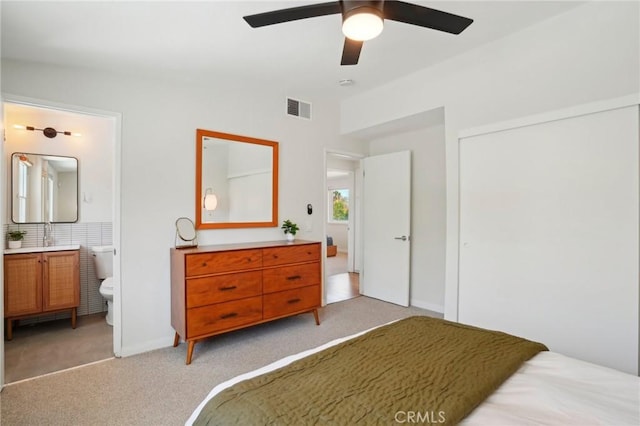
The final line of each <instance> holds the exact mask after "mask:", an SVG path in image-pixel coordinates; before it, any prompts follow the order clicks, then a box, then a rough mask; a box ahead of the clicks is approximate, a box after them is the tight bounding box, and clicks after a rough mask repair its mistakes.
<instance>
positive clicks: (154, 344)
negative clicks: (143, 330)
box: [120, 337, 173, 357]
mask: <svg viewBox="0 0 640 426" xmlns="http://www.w3.org/2000/svg"><path fill="white" fill-rule="evenodd" d="M168 346H173V337H168V338H167V337H163V338H161V339H156V340H149V341H147V342H142V344H139V345H132V346H128V345H124V344H123V345H122V348H121V351H120V356H123V357H126V356H132V355H138V354H141V353H144V352H149V351H154V350H156V349H162V348H166V347H168Z"/></svg>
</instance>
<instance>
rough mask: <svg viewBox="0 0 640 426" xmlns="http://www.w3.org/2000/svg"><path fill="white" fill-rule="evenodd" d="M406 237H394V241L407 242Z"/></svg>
mask: <svg viewBox="0 0 640 426" xmlns="http://www.w3.org/2000/svg"><path fill="white" fill-rule="evenodd" d="M407 239H408V238H407V236H406V235H403V236H402V237H394V240H402V241H407Z"/></svg>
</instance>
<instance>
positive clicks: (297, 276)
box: [287, 275, 302, 281]
mask: <svg viewBox="0 0 640 426" xmlns="http://www.w3.org/2000/svg"><path fill="white" fill-rule="evenodd" d="M300 278H302V277H301V276H300V275H291V276H290V277H287V279H288V280H289V281H293V280H299V279H300Z"/></svg>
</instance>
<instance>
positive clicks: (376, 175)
mask: <svg viewBox="0 0 640 426" xmlns="http://www.w3.org/2000/svg"><path fill="white" fill-rule="evenodd" d="M363 164H364V197H363V198H364V200H363V232H364V250H363V263H364V265H363V272H362V274H361V278H362V280H361V284H360V288H361V291H362V294H364V295H365V296H369V297H374V298H376V299H380V300H384V301H387V302H391V303H395V304H397V305H402V306H409V285H410V258H411V242H410V231H411V152H410V151H401V152H395V153H392V154H384V155H376V156H373V157H367V158H365V159H364V161H363Z"/></svg>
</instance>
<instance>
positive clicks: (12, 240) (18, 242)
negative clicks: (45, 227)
mask: <svg viewBox="0 0 640 426" xmlns="http://www.w3.org/2000/svg"><path fill="white" fill-rule="evenodd" d="M26 233H27V231H9V232H8V233H7V237H8V239H9V248H10V249H15V248H20V247H22V240H23V239H24V234H26Z"/></svg>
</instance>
